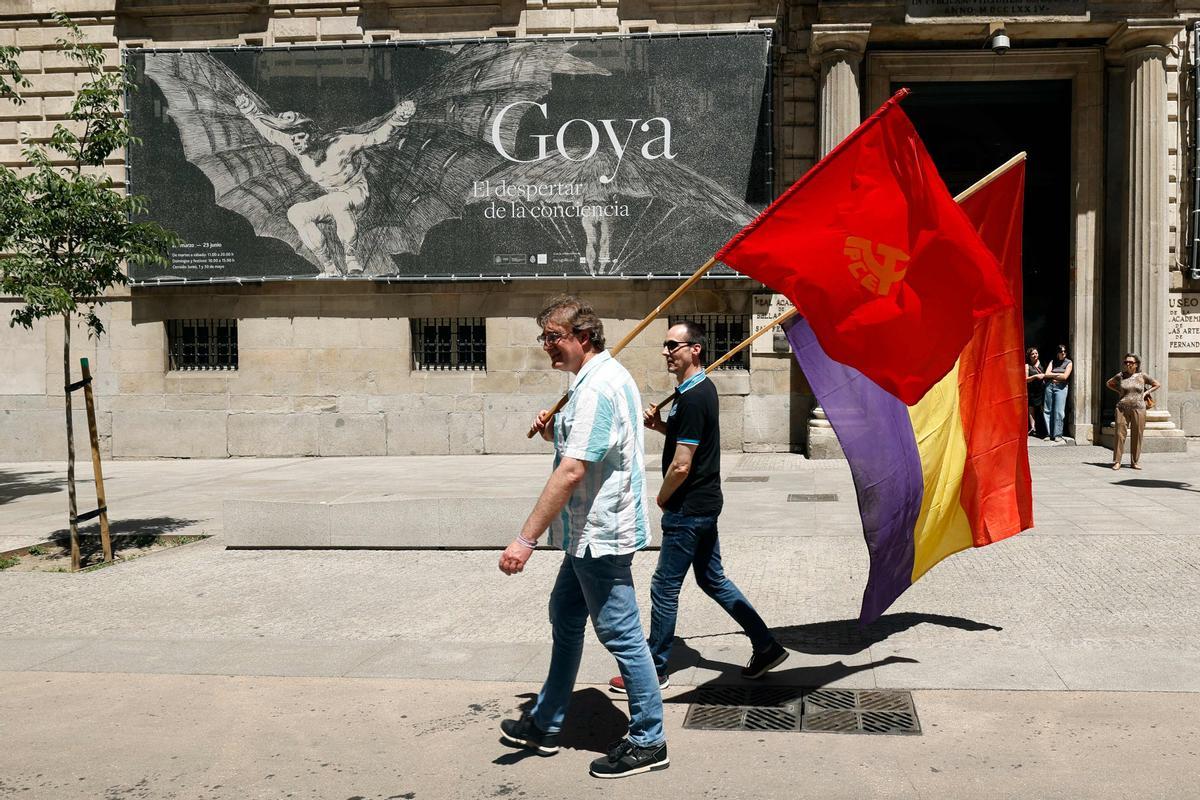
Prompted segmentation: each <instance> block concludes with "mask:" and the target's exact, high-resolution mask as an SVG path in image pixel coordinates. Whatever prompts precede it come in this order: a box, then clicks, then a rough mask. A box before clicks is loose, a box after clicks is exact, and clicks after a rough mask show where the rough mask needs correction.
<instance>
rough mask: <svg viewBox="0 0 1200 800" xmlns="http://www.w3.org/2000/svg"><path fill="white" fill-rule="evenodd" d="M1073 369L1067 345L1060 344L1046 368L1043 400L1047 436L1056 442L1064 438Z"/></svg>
mask: <svg viewBox="0 0 1200 800" xmlns="http://www.w3.org/2000/svg"><path fill="white" fill-rule="evenodd" d="M1071 369H1072V365H1071V359H1069V358H1067V346H1066V345H1065V344H1060V345H1059V346H1058V349H1057V350H1055V351H1054V358H1052V359H1050V365H1049V367H1048V368H1047V370H1046V394H1045V397H1044V398H1043V400H1042V415H1043V416H1044V417H1045V420H1046V436H1047V437H1048V438H1050V439H1051V440H1053V441H1055V442H1061V441H1062V440H1063V438H1062V435H1063V419H1065V418H1066V416H1067V391H1068V389H1067V381H1069V380H1071Z"/></svg>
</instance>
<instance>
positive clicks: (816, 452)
mask: <svg viewBox="0 0 1200 800" xmlns="http://www.w3.org/2000/svg"><path fill="white" fill-rule="evenodd" d="M808 457H809V458H813V459H821V460H823V461H830V460H834V459H841V460H843V461H844V460H845V459H846V454H845V453H843V452H842V446H841V444H840V443H839V442H838V438H837V434H836V433H834V432H833V426H832V425H830V424H829V419H828V418H827V417H826V416H825V409H823V408H821V407H820V406H817V407H816V408H814V409H813V412H812V419H810V420H809V421H808Z"/></svg>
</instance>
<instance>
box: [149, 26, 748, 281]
mask: <svg viewBox="0 0 1200 800" xmlns="http://www.w3.org/2000/svg"><path fill="white" fill-rule="evenodd" d="M769 48H770V39H769V35H767V34H766V33H765V32H747V33H739V34H736V35H732V34H730V35H719V34H713V35H711V36H681V37H675V36H672V37H636V38H630V37H596V38H589V39H586V40H572V39H553V40H544V39H543V40H505V39H498V40H482V41H470V42H465V43H438V44H432V45H431V44H428V43H421V44H404V43H386V44H379V45H361V46H349V47H344V48H343V47H337V48H314V47H310V48H294V49H273V48H236V49H213V50H203V51H202V50H174V51H161V50H148V51H130V55H129V59H130V62H131V65H132V67H133V69H134V71H135V75H136V80H137V83H138V86H139V88H140V91H138V92H136V93H134V94H133V96H132V97H131V100H130V103H129V114H130V119H131V123H132V126H133V130H134V133H135V134H136V135H137V136H139V137H141V139H142V144H141V145H140V146H138V147H133V148H131V150H130V153H129V159H128V163H129V186H130V190H131V191H132V192H134V193H136V194H141V195H144V196H145V197H146V198H147V199H148V201H149V208H150V214H149V216H150V218H152V219H154V220H155V221H157V222H160V223H161V224H163V225H164V226H166V227H168V228H171V229H173V230H174V231H176V232H177V233H179V234H180V236H181V237H182V238H183V240H184V241H183V244H182V245H181V246H180V247H178V248H176V249H175V250H174V251H173V253H172V263H171V265H170V267H168V268H163V267H161V266H142V267H136V268H134V269H133V273H132V275H131V277H132V278H133V279H134V280H135V281H139V282H158V281H171V282H175V281H196V280H199V281H212V280H236V279H243V278H251V279H256V278H264V279H270V278H289V279H294V278H317V277H337V278H343V277H351V278H353V277H362V278H375V279H389V278H395V279H406V278H416V279H422V278H428V279H438V278H500V277H507V276H521V277H539V276H546V277H561V276H614V277H620V276H631V275H679V274H691V273H692V272H693V271H694V270H695V269H696V268H697V267H698V266H699V265H700V264H702V263H704V262H705V261H706V260H707V259H708V258H709V257H710V256H711V255H712V253H713V252H715V251H716V250H717V249H719V248H720V246H721V245H722V244H723V243H724V242H725V241H726V240H727V239H728V237H729V236H730V235H732V234H733V233H735V232H736V231H737V230H738V229H739V228H741V227H742V226H743V225H745V224H746V223H747V222H749V221H750V220H751V219H752V218H753V217H754V215H755V214H756V213H757V211H758V210H760V209H761V208H762V207H763V206H764V205H765V204H766V202H767V201H768V200H769V199H770V192H771V187H770V185H769V177H768V176H769V170H768V168H767V167H768V165H769V163H770V149H769V142H770V119H769V105H768V103H767V98H768V93H767V91H766V88H767V74H768V67H769V59H768V54H769ZM722 269H723V268H722Z"/></svg>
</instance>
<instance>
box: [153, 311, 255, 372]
mask: <svg viewBox="0 0 1200 800" xmlns="http://www.w3.org/2000/svg"><path fill="white" fill-rule="evenodd" d="M167 355H168V358H169V363H170V368H171V369H173V370H201V369H237V367H238V336H237V320H236V319H171V320H167Z"/></svg>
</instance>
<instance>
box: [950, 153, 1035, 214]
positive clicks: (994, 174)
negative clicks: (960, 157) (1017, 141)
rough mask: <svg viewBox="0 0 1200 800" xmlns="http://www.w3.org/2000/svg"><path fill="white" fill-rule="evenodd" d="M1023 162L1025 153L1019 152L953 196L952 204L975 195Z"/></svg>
mask: <svg viewBox="0 0 1200 800" xmlns="http://www.w3.org/2000/svg"><path fill="white" fill-rule="evenodd" d="M1024 160H1025V151H1024V150H1022V151H1021V152H1019V153H1017V154H1016V155H1015V156H1013V157H1012V158H1010V159H1009V160H1008V161H1005V162H1004V163H1003V164H1001V165H1000V166H998V167H996V168H995V169H994V170H992V171H991V172H989V173H988V174H987V175H984V176H983V177H982V178H980V179H979V180H977V181H975V182H974V183H972V184H971V185H970V186H968V187H967V188H966V189H963V190H962V191H961V192H959V193H958V194H956V195H955V196H954V202H956V203H960V204H961V203H962V202H963V201H964V200H966V199H967V198H968V197H970V196H971V195H973V194H975V193H976V192H978V191H979V190H980V189H982V188H983V187H985V186H987V185H988V184H989V183H991V182H992V181H994V180H996V178H999V177H1000V176H1001V175H1003V174H1004V173H1005V172H1008V171H1009V170H1010V169H1012V168H1013V167H1015V166H1016V165H1017V164H1020V163H1021V162H1022V161H1024Z"/></svg>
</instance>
